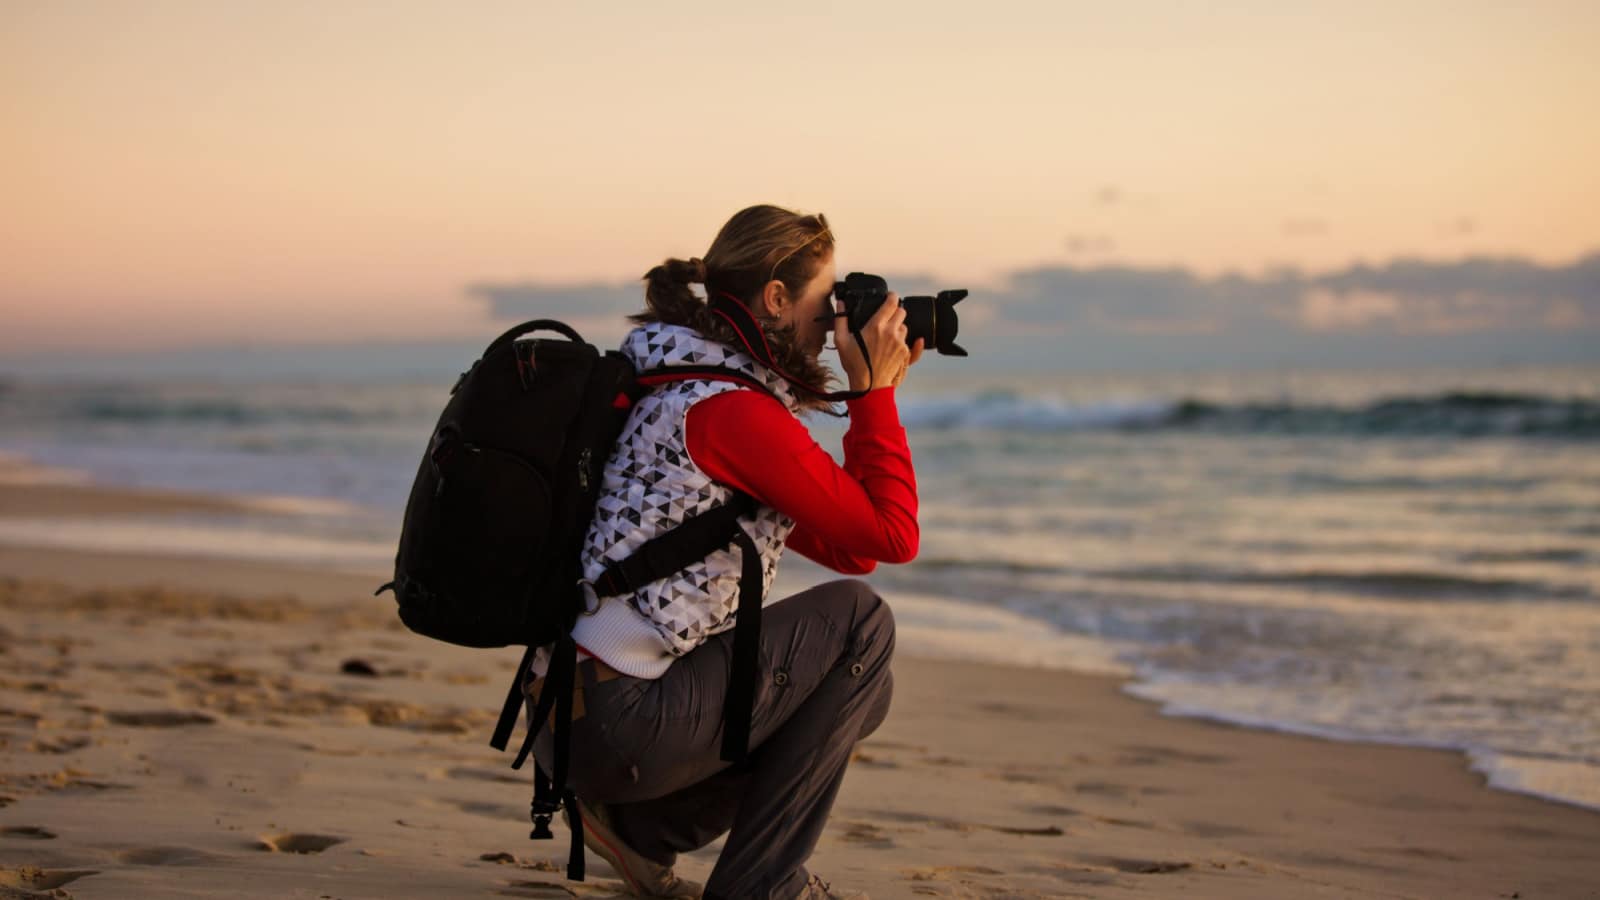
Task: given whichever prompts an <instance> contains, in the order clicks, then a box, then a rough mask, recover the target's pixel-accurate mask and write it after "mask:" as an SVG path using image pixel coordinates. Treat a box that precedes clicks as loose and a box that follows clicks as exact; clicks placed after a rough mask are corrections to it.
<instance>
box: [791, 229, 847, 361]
mask: <svg viewBox="0 0 1600 900" xmlns="http://www.w3.org/2000/svg"><path fill="white" fill-rule="evenodd" d="M836 275H837V270H836V269H835V268H834V265H833V254H831V253H830V254H828V256H827V258H826V259H824V260H823V261H822V264H821V265H820V266H818V267H817V274H816V275H814V276H812V278H811V281H810V282H808V283H807V284H806V286H805V289H804V290H802V291H801V292H800V296H799V297H796V298H794V302H793V303H789V304H787V305H786V306H784V307H783V311H782V312H780V313H779V314H778V321H779V322H780V323H781V324H784V325H793V326H794V328H795V334H796V336H797V337H798V338H799V339H800V346H801V347H804V348H805V351H806V353H807V354H808V355H810V356H813V357H815V356H820V355H822V348H823V347H825V346H827V343H828V335H829V334H830V333H832V332H833V311H834V310H833V301H832V300H830V299H828V298H829V296H830V295H831V294H832V293H833V283H834V282H835V281H836V280H837V278H836ZM823 317H826V318H823ZM818 319H823V321H820V322H819V321H817V320H818Z"/></svg>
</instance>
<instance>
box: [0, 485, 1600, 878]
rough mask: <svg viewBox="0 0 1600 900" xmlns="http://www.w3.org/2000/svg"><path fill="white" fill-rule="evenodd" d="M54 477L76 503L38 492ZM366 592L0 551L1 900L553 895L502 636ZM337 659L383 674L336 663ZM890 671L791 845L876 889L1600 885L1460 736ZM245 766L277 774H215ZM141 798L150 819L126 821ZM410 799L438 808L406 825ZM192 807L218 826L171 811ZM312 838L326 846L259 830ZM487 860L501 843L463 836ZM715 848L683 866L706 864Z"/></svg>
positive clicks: (209, 502)
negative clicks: (0, 674)
mask: <svg viewBox="0 0 1600 900" xmlns="http://www.w3.org/2000/svg"><path fill="white" fill-rule="evenodd" d="M52 490H56V491H65V492H66V493H65V494H61V493H58V494H56V495H54V499H53V500H52V501H51V502H52V503H55V504H56V506H55V508H56V509H61V510H63V511H62V512H61V513H59V514H61V515H96V514H101V513H99V512H97V511H99V510H108V509H112V508H115V509H117V510H119V511H122V510H129V509H136V510H138V511H140V512H143V513H149V514H151V515H161V514H165V513H169V512H182V511H185V509H186V507H184V504H185V503H193V504H195V505H196V506H197V507H200V508H203V509H206V510H214V509H215V506H214V504H217V503H231V501H229V500H227V498H207V497H204V496H203V495H193V496H188V495H181V494H176V493H174V492H143V491H138V490H132V489H121V488H104V487H100V486H94V485H75V486H57V487H55V488H53V489H52ZM69 495H71V496H73V497H75V499H74V500H73V502H74V503H78V504H79V505H78V506H76V507H72V508H75V509H79V510H81V512H76V513H74V512H70V511H65V510H66V508H67V507H70V506H72V504H65V503H63V502H62V498H63V497H66V496H69ZM40 496H43V495H42V494H40V493H38V492H36V491H32V492H30V491H19V490H18V489H17V487H16V486H15V485H9V484H0V515H21V516H26V515H33V514H35V511H33V510H29V509H27V508H26V507H25V506H24V505H23V504H24V501H25V500H29V499H37V498H38V497H40ZM152 497H156V498H160V499H159V500H156V501H153V502H152V504H151V505H147V506H140V504H141V502H142V500H145V499H151V498H152ZM230 508H231V507H230ZM379 580H381V579H379ZM376 583H377V582H376V581H375V580H374V576H371V575H364V574H349V573H339V572H334V571H328V570H319V569H315V568H307V567H295V566H285V565H282V564H278V563H271V562H250V561H239V560H228V559H221V558H190V559H184V558H180V557H173V556H169V555H152V554H118V553H96V552H90V551H80V550H68V549H34V548H22V547H17V546H6V545H0V592H3V606H4V608H6V609H7V612H6V615H5V619H6V622H7V625H6V626H4V627H3V628H0V643H3V644H5V645H8V646H6V647H5V649H6V651H7V652H5V653H0V665H3V666H4V667H5V676H4V678H3V679H0V732H3V735H4V737H3V740H4V741H5V743H4V746H6V747H7V754H6V759H5V763H4V771H0V796H3V797H4V798H6V799H4V800H0V825H3V826H4V827H5V828H6V829H7V831H5V832H4V835H3V836H5V837H12V836H17V835H21V834H23V833H24V832H26V831H27V830H28V829H34V830H36V831H41V832H45V833H48V834H51V835H53V836H54V837H52V838H49V839H38V840H20V839H18V840H0V865H3V866H4V867H5V869H4V870H3V871H0V896H3V895H5V893H4V888H5V887H6V886H10V887H14V888H19V889H20V888H27V887H32V888H33V889H36V890H39V889H43V885H45V884H46V882H48V881H49V880H50V878H53V877H63V876H60V875H56V876H45V877H44V880H42V881H41V880H38V879H34V880H33V881H28V880H27V879H26V878H24V876H23V875H22V874H17V873H23V872H25V869H24V868H23V867H27V866H32V867H34V868H35V869H37V870H38V871H41V872H55V873H70V872H75V871H88V870H93V871H95V872H96V873H97V874H95V875H94V876H87V875H86V876H81V877H80V878H77V879H75V880H71V882H70V885H68V886H67V887H63V888H61V890H63V891H66V892H68V893H69V894H70V895H73V896H80V897H86V898H92V897H97V896H101V897H112V896H125V895H128V894H137V893H141V892H144V893H149V892H154V893H161V894H164V895H169V896H205V895H207V894H208V893H210V892H212V891H218V890H224V889H226V890H230V891H235V892H237V891H239V890H241V888H240V881H239V879H240V877H241V876H242V875H245V874H246V873H248V877H249V878H250V879H251V882H250V884H251V885H252V887H251V888H249V889H246V890H245V894H246V895H251V896H263V897H265V896H283V895H289V894H294V893H296V892H298V891H310V892H309V893H307V896H315V895H316V894H317V893H330V894H333V895H336V896H385V895H388V896H395V895H404V894H405V893H407V892H408V891H413V890H414V891H416V892H417V893H416V895H419V896H428V895H436V894H441V895H442V894H452V893H481V894H489V893H499V894H502V895H511V896H535V897H537V896H558V895H562V894H561V893H559V890H562V889H558V888H557V885H564V884H565V883H564V882H563V881H562V879H561V877H560V875H559V874H552V873H549V872H541V871H540V870H539V869H538V868H537V866H536V865H535V863H539V862H542V861H543V860H532V859H531V857H528V854H530V853H533V854H537V855H542V856H543V857H545V858H548V859H550V860H554V861H556V862H558V863H559V862H561V860H562V859H563V854H564V847H565V844H564V841H563V840H561V838H562V837H563V835H561V834H560V833H559V832H560V830H561V829H560V828H559V826H558V828H557V831H558V841H557V842H556V843H557V844H558V845H559V846H558V847H548V846H539V845H535V844H528V843H525V842H523V840H522V839H521V835H522V834H525V803H526V798H525V797H522V796H521V794H522V792H523V787H524V785H523V782H524V781H525V780H526V779H524V778H522V777H520V776H517V777H514V778H513V777H508V776H514V775H515V773H511V772H509V770H505V772H503V773H502V772H501V771H500V768H501V767H502V766H504V760H502V759H500V758H499V755H498V754H494V753H493V752H492V751H489V750H487V748H485V747H484V746H483V744H484V742H485V740H484V739H485V736H486V734H487V730H488V727H489V723H488V720H489V719H491V718H492V715H493V712H494V708H495V707H496V706H497V704H498V702H499V694H500V692H501V690H502V681H503V679H504V677H505V676H506V673H507V672H508V671H509V669H510V668H511V664H512V663H514V661H515V659H514V657H515V655H516V654H515V653H514V652H512V651H475V650H465V649H462V648H453V647H449V646H448V645H442V644H438V643H437V642H430V641H426V640H424V639H421V638H417V637H416V636H414V635H411V634H410V633H409V632H406V631H404V630H403V629H402V628H400V627H399V623H398V622H397V621H396V620H395V617H394V615H393V612H392V601H390V600H389V599H388V598H387V597H385V598H379V599H374V598H372V596H371V592H372V589H373V588H374V587H375V585H376ZM890 599H891V602H892V601H893V597H892V596H891V598H890ZM80 647H87V648H93V649H92V650H86V649H79V648H80ZM508 655H509V656H511V657H512V659H510V660H507V659H506V657H507V656H508ZM346 657H350V658H360V659H364V660H368V661H370V662H372V663H373V664H374V666H375V667H376V668H377V669H378V670H379V671H380V672H381V673H382V674H383V677H380V678H376V679H353V678H350V677H348V676H341V675H340V674H339V672H338V669H337V667H338V664H339V662H340V661H342V660H343V659H345V658H346ZM895 671H896V675H897V688H896V700H895V708H894V710H893V711H892V712H891V715H890V718H889V721H888V722H887V723H886V724H885V726H884V728H883V729H882V730H881V731H880V732H879V733H877V734H875V735H873V736H872V737H870V738H868V739H867V740H866V741H865V742H863V744H862V745H861V747H860V749H859V750H858V753H857V756H856V759H855V764H854V765H852V767H851V770H850V774H849V775H847V777H846V782H845V786H844V789H843V791H842V792H841V795H840V800H839V803H838V805H837V806H836V808H835V812H834V816H833V819H832V821H831V822H830V825H829V828H828V831H827V832H826V833H825V835H824V838H823V842H822V844H821V846H820V847H819V850H818V853H817V856H816V857H815V862H816V866H815V869H816V871H818V872H819V873H820V874H823V875H824V876H825V877H828V878H830V879H832V880H833V881H834V882H835V883H836V884H839V885H841V886H849V887H852V888H860V889H864V890H867V891H869V892H870V893H872V894H873V896H875V897H879V898H881V897H896V896H908V895H910V893H908V892H912V893H918V894H927V895H930V896H987V895H990V894H993V893H995V892H996V891H1000V890H1003V891H1004V892H1005V895H1007V896H1017V897H1055V896H1136V897H1139V896H1151V897H1154V896H1170V895H1171V894H1173V893H1178V892H1182V893H1186V894H1194V895H1196V896H1216V897H1256V896H1259V897H1281V896H1285V895H1293V896H1455V895H1468V894H1472V895H1478V896H1507V897H1509V896H1512V895H1513V894H1514V893H1520V894H1521V896H1523V897H1533V896H1575V897H1576V896H1592V892H1593V891H1595V890H1600V861H1596V860H1592V859H1590V858H1589V857H1592V856H1593V853H1592V847H1593V846H1596V845H1597V843H1600V813H1597V812H1595V811H1593V810H1591V809H1589V808H1587V807H1584V806H1581V805H1578V804H1571V803H1565V802H1562V801H1560V800H1558V799H1557V800H1552V799H1548V798H1542V797H1538V796H1536V795H1530V794H1526V793H1520V792H1512V791H1509V790H1504V789H1498V788H1491V787H1489V786H1488V784H1487V781H1486V779H1485V777H1484V776H1483V775H1482V774H1480V773H1479V772H1477V771H1475V770H1474V768H1473V765H1472V762H1471V760H1470V759H1469V757H1468V756H1467V755H1466V754H1465V753H1463V752H1462V751H1459V750H1454V749H1442V748H1426V747H1418V746H1411V745H1392V744H1383V743H1376V742H1369V741H1349V740H1343V739H1338V738H1330V737H1325V736H1311V735H1304V734H1297V733H1292V732H1285V731H1282V730H1277V729H1267V728H1262V727H1260V726H1250V725H1245V724H1240V723H1232V722H1227V721H1226V720H1219V719H1212V718H1205V717H1199V716H1193V715H1187V714H1185V715H1172V714H1167V713H1165V712H1163V704H1162V703H1160V702H1159V701H1154V700H1147V699H1144V698H1142V697H1139V696H1137V695H1136V694H1134V693H1132V692H1131V691H1130V687H1132V686H1134V685H1135V682H1134V681H1133V679H1131V678H1128V677H1124V676H1116V675H1105V674H1084V673H1079V672H1072V671H1063V670H1049V669H1033V668H1021V667H1012V666H1001V665H995V664H992V663H978V662H957V661H949V660H945V659H939V658H927V657H922V658H919V657H917V656H916V655H915V654H908V653H905V652H904V651H902V653H901V654H898V655H897V657H896V663H895ZM118 707H122V708H121V709H120V710H119V709H118ZM130 722H132V723H143V724H132V725H130V724H127V723H130ZM194 741H198V744H196V745H195V746H193V747H191V746H190V745H191V743H192V742H194ZM201 750H205V752H203V753H202V752H201ZM430 760H431V762H430ZM441 766H442V767H443V768H441ZM263 772H265V773H268V775H267V776H263V775H261V774H260V773H263ZM268 776H270V777H268ZM262 777H266V778H267V780H268V781H272V782H273V783H275V784H278V785H279V788H280V789H281V796H278V797H265V796H262V795H261V793H260V789H261V786H257V787H256V788H252V789H251V790H249V791H243V790H242V789H237V790H236V788H238V786H239V785H240V784H243V783H244V782H246V781H249V780H251V779H258V778H262ZM92 785H110V787H98V788H97V787H93V786H92ZM397 788H400V789H399V790H397ZM321 794H328V796H320V795H321ZM152 802H155V803H157V804H160V805H161V806H163V807H171V808H172V811H171V812H166V813H161V814H156V815H154V820H153V821H151V822H144V821H142V820H139V819H138V816H139V815H141V813H139V812H137V810H141V809H145V808H147V807H149V806H150V805H151V803H152ZM519 807H520V809H519ZM130 815H131V816H133V817H134V821H136V822H137V823H138V824H128V820H127V818H126V817H128V816H130ZM425 818H431V819H434V820H437V821H438V823H439V824H438V825H437V827H436V828H434V829H433V830H430V831H429V833H428V834H427V835H425V836H424V835H413V834H407V833H406V832H408V831H411V830H413V829H415V828H416V827H417V825H418V823H417V822H415V821H413V820H417V819H425ZM213 819H215V821H216V823H218V825H220V826H221V830H220V831H219V830H214V829H211V828H204V827H197V823H200V824H209V823H211V822H212V820H213ZM307 819H310V820H313V821H312V822H310V823H309V824H289V823H292V822H302V823H304V822H305V820H307ZM116 821H121V822H123V824H120V825H116V824H113V825H109V826H108V825H107V824H106V823H107V822H116ZM397 822H403V823H408V824H404V825H397V824H395V823H397ZM519 826H520V829H523V830H519ZM252 834H253V835H255V838H254V839H251V837H250V835H252ZM318 835H323V836H327V837H330V838H337V839H338V840H339V843H338V844H330V845H329V846H328V848H327V849H326V850H325V851H322V852H317V853H311V854H307V855H301V854H297V853H271V852H268V853H262V852H261V851H260V850H259V849H256V847H257V846H258V845H259V844H260V843H261V842H263V841H265V842H266V843H268V844H271V843H272V842H273V841H274V840H278V841H279V842H280V843H283V844H285V845H286V846H289V845H294V846H299V845H300V844H297V841H302V842H303V841H309V840H310V839H312V838H315V837H317V836H318ZM441 835H447V836H441ZM422 837H426V838H427V839H428V841H442V842H443V844H444V847H445V849H444V851H443V853H442V856H441V851H440V850H438V849H437V848H434V849H433V850H431V851H430V852H424V851H423V849H422V847H421V846H420V845H417V844H415V843H414V841H415V840H418V839H421V838H422ZM280 839H281V840H280ZM312 843H314V841H313V842H312ZM424 843H426V842H424ZM305 846H309V844H306V845H305ZM408 848H409V849H408ZM280 849H281V848H280ZM412 852H415V853H416V854H417V856H416V857H415V858H412V857H410V856H407V854H408V853H412ZM494 852H510V853H511V854H512V856H513V860H514V861H513V862H511V863H503V862H502V863H494V862H489V861H485V860H480V859H479V858H478V857H479V856H480V855H483V854H488V853H494ZM402 857H403V858H404V863H403V864H402V863H401V862H400V859H401V858H402ZM713 860H714V853H713V852H708V851H700V852H697V853H695V854H692V855H690V856H688V857H686V858H685V859H684V860H683V861H682V862H681V863H680V865H681V866H682V867H683V868H684V870H685V871H686V873H687V874H690V875H691V876H692V877H703V876H704V874H705V872H706V871H708V870H709V866H710V864H711V862H712V861H713ZM590 864H591V868H592V870H593V872H594V874H593V875H591V878H590V882H588V883H587V886H584V885H580V886H577V887H578V888H581V889H582V891H583V892H582V893H580V894H578V895H579V896H613V895H614V892H608V891H611V890H612V888H610V887H607V886H608V885H613V886H614V884H615V883H614V882H611V881H610V880H609V879H610V875H609V872H607V871H606V867H605V865H604V863H602V862H599V861H598V860H597V859H595V858H593V857H592V856H591V858H590ZM26 871H31V870H26ZM312 875H314V876H315V878H314V879H313V880H312V881H307V880H306V878H307V877H308V876H312ZM180 876H181V878H180ZM463 878H466V879H467V881H466V882H463V881H462V880H461V879H463ZM59 884H62V885H67V884H68V882H59ZM313 884H315V885H321V888H317V889H315V890H312V889H311V888H310V887H309V886H310V885H313ZM468 884H470V885H471V886H470V887H469V886H468ZM447 885H448V886H447ZM180 886H181V887H180ZM567 887H572V886H571V885H567ZM250 890H258V891H259V893H257V894H251V893H250ZM185 891H193V893H185ZM1491 891H1492V893H1490V892H1491Z"/></svg>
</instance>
